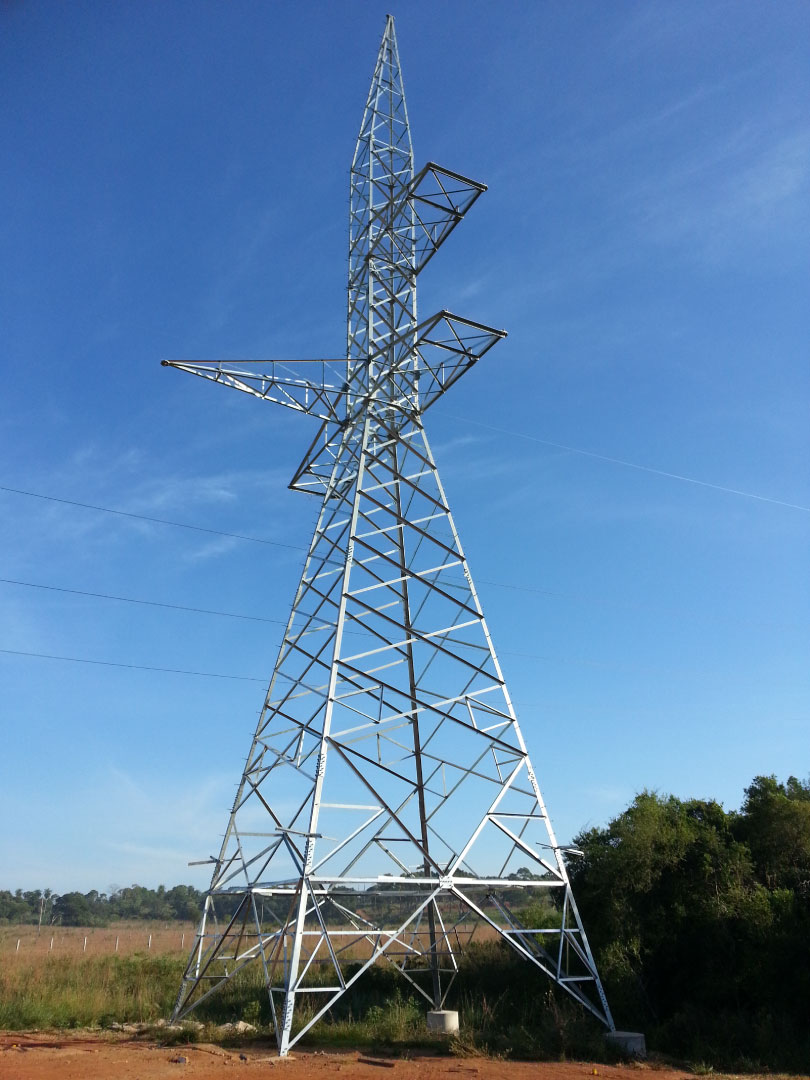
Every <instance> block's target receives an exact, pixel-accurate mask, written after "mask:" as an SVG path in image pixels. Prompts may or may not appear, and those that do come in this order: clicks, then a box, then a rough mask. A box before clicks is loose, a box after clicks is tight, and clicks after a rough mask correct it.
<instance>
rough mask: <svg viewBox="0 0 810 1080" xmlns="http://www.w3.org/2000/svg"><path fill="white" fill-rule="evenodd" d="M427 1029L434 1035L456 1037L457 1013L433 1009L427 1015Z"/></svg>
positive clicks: (449, 1010) (450, 1010)
mask: <svg viewBox="0 0 810 1080" xmlns="http://www.w3.org/2000/svg"><path fill="white" fill-rule="evenodd" d="M427 1027H428V1031H432V1032H434V1034H436V1035H457V1034H458V1013H457V1012H455V1011H454V1010H453V1009H434V1010H432V1011H431V1012H429V1013H428V1014H427Z"/></svg>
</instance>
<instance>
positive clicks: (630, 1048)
mask: <svg viewBox="0 0 810 1080" xmlns="http://www.w3.org/2000/svg"><path fill="white" fill-rule="evenodd" d="M605 1038H606V1039H607V1041H608V1042H609V1043H610V1044H611V1046H615V1047H616V1049H617V1050H621V1051H622V1052H623V1053H625V1054H630V1056H631V1057H635V1058H646V1056H647V1040H646V1039H645V1038H644V1035H643V1034H642V1033H641V1032H640V1031H608V1032H605Z"/></svg>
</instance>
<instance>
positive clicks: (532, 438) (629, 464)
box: [445, 413, 810, 514]
mask: <svg viewBox="0 0 810 1080" xmlns="http://www.w3.org/2000/svg"><path fill="white" fill-rule="evenodd" d="M445 416H449V417H450V418H451V419H453V420H461V421H462V422H463V423H465V424H475V425H476V427H482V428H486V429H487V430H488V431H497V432H498V434H499V435H509V436H511V437H512V438H514V439H526V440H527V441H528V442H535V443H540V445H541V446H551V447H553V448H554V449H555V450H566V451H567V452H568V453H569V454H579V455H580V456H581V457H589V458H594V459H595V460H596V461H607V462H609V463H610V464H611V465H622V466H623V467H624V468H626V469H638V470H639V471H640V472H646V473H652V475H653V476H664V477H666V478H667V479H668V480H680V481H682V482H683V483H685V484H696V485H697V486H698V487H705V488H710V489H711V490H712V491H722V492H724V493H725V494H726V495H740V496H742V497H743V498H745V499H755V500H756V501H757V502H765V503H771V504H772V505H774V506H785V507H787V508H788V509H789V510H801V511H803V512H804V513H805V514H810V506H802V505H801V504H800V503H791V502H785V501H784V500H783V499H774V498H771V496H770V495H756V494H754V492H752V491H742V490H740V489H739V488H732V487H725V486H724V485H723V484H712V483H710V482H709V481H708V480H698V479H697V478H696V477H694V476H683V475H681V473H673V472H667V471H666V470H665V469H656V468H654V467H653V466H652V465H640V464H639V463H638V462H637V461H625V460H624V459H623V458H615V457H609V456H608V455H607V454H597V453H596V452H595V451H593V450H581V449H580V448H579V447H577V446H566V445H565V444H564V443H556V442H551V441H550V440H549V439H540V438H538V436H537V435H527V434H526V433H525V432H523V431H514V430H512V429H509V428H501V427H496V426H495V425H494V424H485V423H484V422H483V421H482V420H473V419H471V418H470V417H467V416H457V415H455V414H454V413H445Z"/></svg>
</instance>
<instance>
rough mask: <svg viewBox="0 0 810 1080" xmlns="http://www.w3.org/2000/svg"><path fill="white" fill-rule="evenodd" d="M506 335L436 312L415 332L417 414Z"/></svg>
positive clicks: (448, 313) (448, 312)
mask: <svg viewBox="0 0 810 1080" xmlns="http://www.w3.org/2000/svg"><path fill="white" fill-rule="evenodd" d="M506 336H507V334H506V331H505V330H496V329H495V328H494V327H492V326H485V325H484V323H478V322H473V321H472V320H471V319H462V318H461V316H459V315H453V314H452V312H450V311H439V312H437V314H436V315H433V316H432V317H431V318H430V319H428V320H427V321H426V322H424V323H422V324H421V326H420V327H419V330H418V336H417V344H416V348H417V352H418V354H419V408H420V411H421V412H424V411H425V409H428V408H430V406H431V405H432V404H433V403H434V402H435V401H437V400H438V398H440V397H441V396H442V394H443V393H444V392H445V391H446V390H449V389H450V387H451V386H452V385H453V383H454V382H457V381H458V380H459V379H460V378H461V376H462V375H463V374H464V373H465V372H466V371H469V370H470V368H471V367H472V366H473V365H474V364H476V363H477V362H478V361H479V360H480V359H481V357H482V356H483V355H484V354H485V353H487V352H489V350H490V349H491V348H492V346H493V345H497V343H498V342H499V341H501V340H502V339H503V338H505V337H506Z"/></svg>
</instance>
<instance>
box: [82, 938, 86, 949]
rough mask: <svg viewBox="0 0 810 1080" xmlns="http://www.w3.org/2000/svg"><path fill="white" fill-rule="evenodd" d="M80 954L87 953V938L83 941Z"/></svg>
mask: <svg viewBox="0 0 810 1080" xmlns="http://www.w3.org/2000/svg"><path fill="white" fill-rule="evenodd" d="M82 952H87V938H85V939H84V948H83V949H82Z"/></svg>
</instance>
